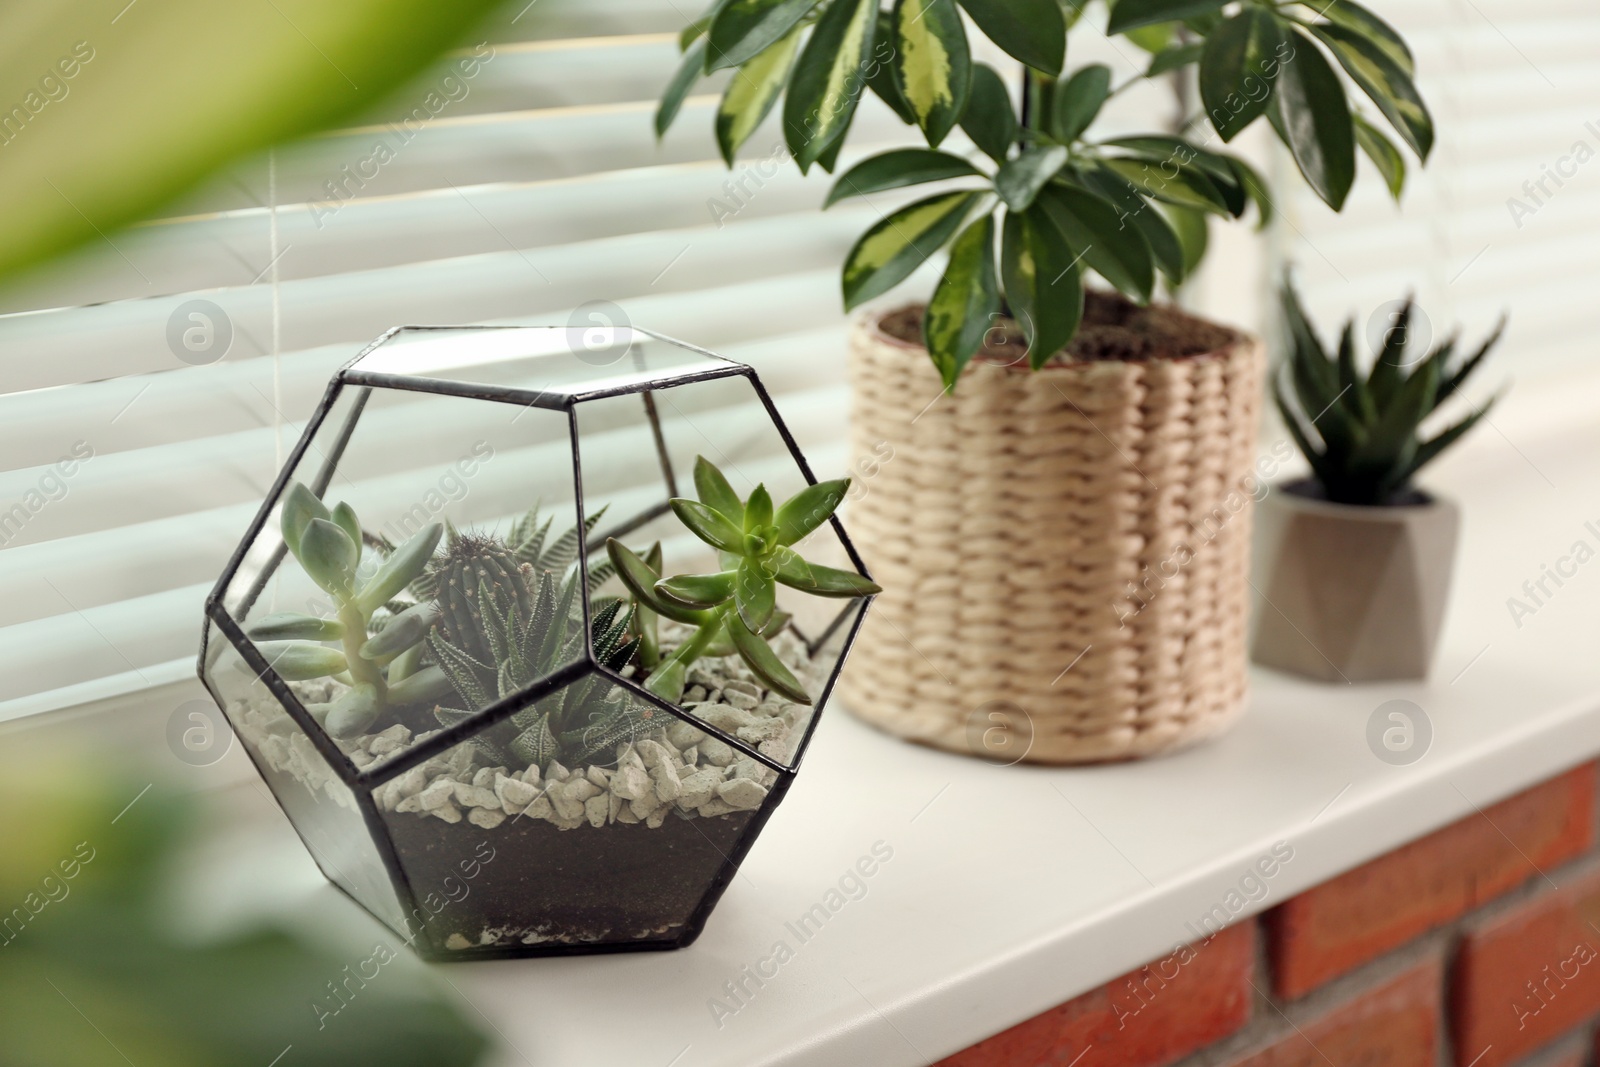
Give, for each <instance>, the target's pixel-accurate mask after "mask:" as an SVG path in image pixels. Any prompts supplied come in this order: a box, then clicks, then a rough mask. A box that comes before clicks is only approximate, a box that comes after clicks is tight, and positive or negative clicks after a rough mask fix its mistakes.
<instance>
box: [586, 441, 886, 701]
mask: <svg viewBox="0 0 1600 1067" xmlns="http://www.w3.org/2000/svg"><path fill="white" fill-rule="evenodd" d="M694 484H695V491H696V494H697V495H698V496H699V498H700V499H699V500H688V499H685V498H683V497H675V498H673V499H672V501H671V502H670V504H671V507H672V511H673V514H675V515H676V516H677V517H678V520H679V521H680V522H682V523H683V525H684V526H685V527H687V528H688V529H689V531H690V532H691V533H693V534H694V535H695V536H696V537H697V538H699V539H700V540H701V541H704V542H705V543H706V544H707V545H710V546H711V547H712V548H714V549H716V550H717V556H718V559H719V561H720V562H721V565H722V570H720V571H717V572H715V573H711V574H681V575H674V576H671V577H665V578H664V577H662V575H661V553H660V546H659V545H657V546H655V547H653V548H652V549H651V550H650V552H649V553H647V555H646V556H644V557H641V556H640V555H639V554H638V553H636V552H634V551H632V550H631V549H629V548H628V547H627V546H625V545H623V544H622V542H620V541H618V540H616V539H615V538H612V539H610V540H608V541H607V542H606V551H607V553H608V555H609V556H610V559H611V562H612V564H613V565H614V566H615V567H616V569H617V575H618V577H620V578H621V579H622V582H623V584H624V585H625V586H627V588H628V591H629V592H630V593H632V594H633V596H634V598H635V600H636V602H637V603H636V607H635V613H636V616H640V615H642V616H643V619H642V620H641V623H640V624H641V625H643V626H645V627H650V626H651V618H650V616H651V614H654V615H657V616H661V617H663V618H668V619H674V620H676V621H678V622H682V623H687V624H689V625H691V626H693V627H694V630H693V632H692V633H691V634H690V635H689V637H688V639H687V640H685V641H684V642H683V643H682V644H680V645H678V646H677V647H676V648H675V649H673V650H672V651H671V652H670V653H668V654H667V655H666V656H664V657H661V656H660V655H659V645H658V643H657V641H656V639H655V638H654V636H653V635H650V636H648V637H646V638H645V639H642V640H641V642H640V663H641V665H642V666H643V667H645V668H646V669H648V670H649V672H650V674H649V677H648V678H646V679H645V688H646V689H648V690H649V691H650V692H652V693H654V694H656V695H657V696H659V697H661V698H662V699H663V700H668V701H671V702H673V703H677V702H678V701H679V700H680V699H681V698H682V696H683V690H684V684H685V680H686V679H687V676H688V668H689V666H690V664H692V663H694V662H695V660H697V659H699V658H700V657H702V656H709V655H728V654H730V653H737V654H738V655H739V657H740V658H741V659H742V660H744V662H745V664H746V665H747V666H748V667H749V668H750V670H751V671H752V672H753V673H754V674H755V676H756V677H757V678H759V679H760V680H761V681H762V683H763V684H765V685H766V686H767V687H768V688H769V689H771V690H773V691H774V692H776V693H779V694H781V695H782V696H783V697H784V698H786V699H788V700H792V701H794V702H795V703H798V704H810V703H811V702H812V700H811V696H810V694H809V693H807V692H806V689H805V686H804V685H802V684H801V682H800V680H799V679H798V678H796V677H795V676H794V673H793V672H792V671H790V670H789V668H788V667H787V666H785V665H784V663H783V661H782V660H781V659H779V657H778V655H777V653H776V652H774V651H773V650H772V647H771V645H769V644H768V643H767V642H768V639H769V638H770V637H772V636H774V635H776V634H777V633H778V632H779V631H780V630H781V629H782V628H783V626H784V625H785V624H786V623H787V621H788V620H787V616H786V615H784V613H782V612H780V611H779V610H778V607H777V586H778V585H786V586H788V587H790V588H792V589H797V590H800V591H801V592H805V593H810V594H812V595H814V596H821V597H837V598H850V597H861V596H869V595H871V594H873V593H878V592H881V591H882V589H881V588H880V587H879V586H878V584H877V583H876V582H872V581H870V580H868V579H866V578H863V577H862V576H861V575H859V574H856V573H854V572H853V571H844V570H839V569H837V568H834V567H825V566H823V565H821V564H818V563H811V562H809V561H807V560H806V559H804V558H803V557H801V555H800V553H798V552H796V551H795V550H794V548H793V547H792V546H793V545H795V544H796V543H797V542H799V541H800V540H801V539H803V538H804V537H805V536H806V535H807V534H809V533H811V531H813V530H815V529H816V528H817V527H818V526H821V525H822V524H823V523H824V522H826V521H827V520H828V518H829V517H830V516H831V515H832V514H833V513H834V511H835V510H836V509H837V508H838V507H839V504H840V502H841V501H843V500H844V495H845V492H846V490H848V489H849V487H850V480H849V479H848V478H843V479H838V480H836V481H829V482H819V483H817V484H816V485H812V486H808V487H806V488H805V489H802V490H801V491H800V492H798V493H796V494H795V495H794V496H793V497H791V498H790V499H789V500H787V501H785V502H784V503H783V505H782V506H779V507H774V505H773V501H772V495H771V494H770V493H769V492H768V491H767V488H766V486H765V485H757V486H756V487H755V489H754V490H753V491H752V492H751V494H750V498H749V499H748V500H740V499H739V494H738V493H736V492H734V489H733V486H731V485H730V484H729V483H728V479H727V478H726V477H725V476H724V475H723V473H722V472H721V471H720V470H718V469H717V468H716V466H715V465H713V464H712V463H711V462H710V461H708V460H707V459H706V458H705V457H704V456H700V457H697V458H696V460H695V465H694Z"/></svg>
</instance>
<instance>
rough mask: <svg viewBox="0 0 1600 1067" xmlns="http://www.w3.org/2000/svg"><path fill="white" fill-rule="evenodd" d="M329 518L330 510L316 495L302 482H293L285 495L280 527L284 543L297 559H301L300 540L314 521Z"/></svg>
mask: <svg viewBox="0 0 1600 1067" xmlns="http://www.w3.org/2000/svg"><path fill="white" fill-rule="evenodd" d="M326 518H328V509H327V507H326V506H325V505H324V504H323V503H322V501H320V500H318V499H317V496H316V494H315V493H313V492H312V491H311V490H309V489H307V488H306V487H305V486H304V485H302V484H301V483H300V482H293V483H291V484H290V486H289V491H288V492H287V493H286V494H284V498H283V511H282V515H281V518H280V520H279V525H280V526H281V528H282V530H283V543H284V544H286V545H288V546H289V551H290V552H292V553H294V557H295V558H296V559H299V558H300V538H301V535H303V534H304V533H305V530H306V527H307V526H309V525H310V524H311V520H312V519H326Z"/></svg>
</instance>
